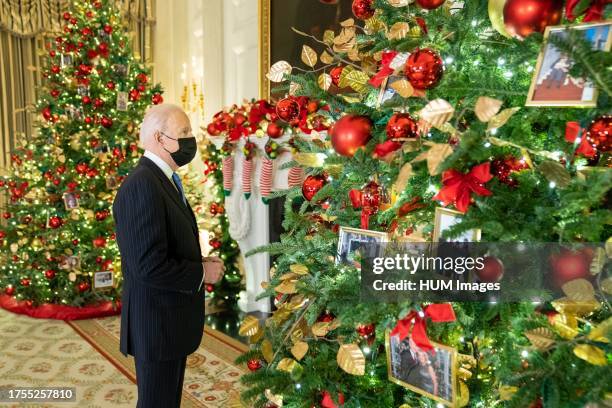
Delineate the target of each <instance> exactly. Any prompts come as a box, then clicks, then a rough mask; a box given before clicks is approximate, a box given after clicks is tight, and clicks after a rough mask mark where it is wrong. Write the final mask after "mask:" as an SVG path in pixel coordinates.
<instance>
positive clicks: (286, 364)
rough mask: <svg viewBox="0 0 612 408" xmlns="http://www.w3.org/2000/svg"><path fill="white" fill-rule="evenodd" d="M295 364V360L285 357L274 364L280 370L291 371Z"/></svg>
mask: <svg viewBox="0 0 612 408" xmlns="http://www.w3.org/2000/svg"><path fill="white" fill-rule="evenodd" d="M296 364H297V361H295V360H294V359H292V358H287V357H285V358H283V359H282V360H281V361H279V362H278V364H277V365H276V369H277V370H280V371H285V372H288V373H291V372H292V371H293V369H294V368H295V365H296Z"/></svg>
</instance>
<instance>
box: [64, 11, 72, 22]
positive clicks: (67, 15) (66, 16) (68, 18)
mask: <svg viewBox="0 0 612 408" xmlns="http://www.w3.org/2000/svg"><path fill="white" fill-rule="evenodd" d="M63 17H64V20H66V21H68V20H70V17H72V16H71V15H70V13H69V12H67V11H66V12H64V15H63Z"/></svg>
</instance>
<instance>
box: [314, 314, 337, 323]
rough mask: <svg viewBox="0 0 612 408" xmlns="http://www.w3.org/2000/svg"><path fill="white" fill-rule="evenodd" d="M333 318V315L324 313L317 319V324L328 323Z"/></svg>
mask: <svg viewBox="0 0 612 408" xmlns="http://www.w3.org/2000/svg"><path fill="white" fill-rule="evenodd" d="M335 318H336V316H334V315H333V313H329V312H325V313H323V314H321V316H319V317H318V318H317V322H323V323H329V322H331V321H332V320H334V319H335Z"/></svg>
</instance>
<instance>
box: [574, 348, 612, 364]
mask: <svg viewBox="0 0 612 408" xmlns="http://www.w3.org/2000/svg"><path fill="white" fill-rule="evenodd" d="M574 354H575V355H576V357H578V358H581V359H583V360H584V361H587V362H589V363H591V364H593V365H597V366H605V365H607V364H608V361H607V360H606V353H605V352H604V351H603V350H602V349H600V348H599V347H596V346H591V345H590V344H579V345H577V346H576V347H574Z"/></svg>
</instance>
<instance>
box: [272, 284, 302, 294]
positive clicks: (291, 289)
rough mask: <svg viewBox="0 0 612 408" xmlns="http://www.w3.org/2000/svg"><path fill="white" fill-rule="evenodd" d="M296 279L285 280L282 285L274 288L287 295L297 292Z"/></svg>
mask: <svg viewBox="0 0 612 408" xmlns="http://www.w3.org/2000/svg"><path fill="white" fill-rule="evenodd" d="M296 282H297V281H296V280H285V281H283V282H282V283H281V284H280V285H278V286H277V287H275V288H274V290H275V291H277V292H278V293H283V294H285V295H290V294H292V293H296V292H297V289H296V288H295V284H296Z"/></svg>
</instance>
